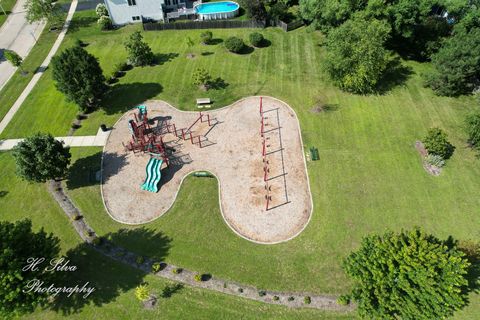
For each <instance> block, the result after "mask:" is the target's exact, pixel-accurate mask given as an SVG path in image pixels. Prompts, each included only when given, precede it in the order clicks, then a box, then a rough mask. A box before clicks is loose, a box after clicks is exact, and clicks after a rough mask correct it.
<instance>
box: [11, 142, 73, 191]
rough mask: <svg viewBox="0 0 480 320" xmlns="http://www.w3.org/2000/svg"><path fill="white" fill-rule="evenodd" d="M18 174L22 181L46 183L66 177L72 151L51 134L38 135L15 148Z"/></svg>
mask: <svg viewBox="0 0 480 320" xmlns="http://www.w3.org/2000/svg"><path fill="white" fill-rule="evenodd" d="M13 157H14V158H15V163H16V173H17V175H18V176H19V177H21V178H22V179H25V180H27V181H32V182H45V181H47V180H49V179H55V178H61V177H64V176H65V173H66V172H67V167H68V165H69V164H70V157H71V155H70V150H69V148H65V147H64V146H63V143H62V142H60V141H57V140H55V138H54V137H53V136H52V135H50V134H40V133H37V134H35V135H33V136H31V137H28V138H26V139H25V140H23V141H22V142H20V143H19V144H18V145H16V146H15V147H14V148H13Z"/></svg>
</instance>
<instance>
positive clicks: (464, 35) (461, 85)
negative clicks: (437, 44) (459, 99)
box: [425, 28, 480, 96]
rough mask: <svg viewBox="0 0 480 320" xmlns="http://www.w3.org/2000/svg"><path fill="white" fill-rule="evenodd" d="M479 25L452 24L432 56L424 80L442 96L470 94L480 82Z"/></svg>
mask: <svg viewBox="0 0 480 320" xmlns="http://www.w3.org/2000/svg"><path fill="white" fill-rule="evenodd" d="M479 52H480V28H471V29H470V31H468V30H467V29H466V28H455V32H454V34H453V36H451V37H449V38H448V39H447V40H446V41H445V42H444V45H443V46H442V47H441V48H440V50H439V51H438V52H437V53H436V54H434V55H433V56H432V64H433V66H434V70H433V71H432V72H430V73H428V74H426V75H425V84H426V85H427V86H429V87H430V88H432V89H433V91H435V93H436V94H438V95H441V96H458V95H462V94H471V93H472V92H473V90H475V89H476V88H477V87H478V86H479V85H480V54H478V53H479Z"/></svg>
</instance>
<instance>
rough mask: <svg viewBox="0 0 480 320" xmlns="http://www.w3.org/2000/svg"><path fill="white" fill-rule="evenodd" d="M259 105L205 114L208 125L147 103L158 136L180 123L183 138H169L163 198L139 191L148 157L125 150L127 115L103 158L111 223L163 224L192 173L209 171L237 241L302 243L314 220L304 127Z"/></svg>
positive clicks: (271, 104)
mask: <svg viewBox="0 0 480 320" xmlns="http://www.w3.org/2000/svg"><path fill="white" fill-rule="evenodd" d="M259 103H260V97H249V98H245V99H242V100H240V101H238V102H235V103H234V104H232V105H231V106H228V107H225V108H222V109H217V110H211V111H208V112H203V115H204V117H203V118H202V119H203V121H197V120H196V119H198V115H199V113H198V112H184V111H180V110H178V109H176V108H174V107H172V106H171V105H169V104H168V103H166V102H163V101H147V102H145V103H144V104H145V105H146V106H147V108H148V114H149V119H152V123H153V124H152V128H153V129H154V130H157V129H158V130H166V129H165V128H166V127H163V128H159V127H158V128H157V127H156V126H160V123H162V124H163V125H168V123H174V124H175V131H176V132H177V133H176V134H174V132H173V130H171V129H170V132H167V131H168V130H167V131H165V134H164V135H163V141H164V142H165V145H166V146H167V147H168V148H171V150H173V151H172V154H171V155H170V156H169V162H170V164H169V167H166V166H165V164H164V166H163V169H162V171H161V177H162V178H161V180H160V183H159V184H158V192H157V193H152V192H146V191H144V190H142V189H141V185H142V183H143V182H144V180H145V168H146V165H147V163H148V162H149V161H150V156H149V155H148V154H146V153H142V152H137V153H133V152H130V151H127V150H126V148H125V145H124V142H125V141H128V139H129V138H130V136H131V133H130V131H129V128H128V121H129V119H131V118H133V117H134V114H135V112H136V110H135V109H132V110H131V111H129V112H127V113H126V114H124V115H123V116H122V117H121V118H120V119H119V121H118V122H117V123H116V124H115V126H114V129H113V130H112V132H111V134H110V136H109V137H108V140H107V143H106V145H105V147H104V154H103V167H102V169H103V170H102V172H103V174H102V185H101V188H102V195H103V199H104V204H105V207H106V209H107V211H108V213H109V214H110V216H111V217H112V218H113V219H115V220H116V221H119V222H121V223H125V224H142V223H146V222H149V221H152V220H154V219H157V218H159V217H160V216H162V215H163V214H164V213H165V212H167V211H168V209H169V208H170V207H171V206H172V205H173V203H174V202H175V199H176V196H177V193H178V191H179V189H180V186H181V183H182V181H183V179H184V178H185V177H186V176H187V175H188V174H189V173H191V172H194V171H209V172H211V173H213V174H214V175H215V176H216V177H217V178H218V181H219V192H220V197H219V198H220V208H221V212H222V215H223V218H224V219H225V221H226V222H227V224H228V226H230V228H231V229H232V230H233V231H234V232H235V233H237V234H238V235H240V236H241V237H243V238H245V239H248V240H250V241H254V242H258V243H265V244H271V243H278V242H283V241H287V240H289V239H291V238H293V237H295V236H296V235H298V234H299V233H300V232H301V231H302V230H303V229H304V228H305V226H306V225H307V223H308V221H309V219H310V217H311V213H312V200H311V194H310V188H309V184H308V177H307V171H306V165H305V158H304V150H303V146H302V140H301V135H300V127H299V123H298V120H297V117H296V115H295V113H294V112H293V110H292V109H291V108H290V107H289V106H288V105H287V104H285V103H284V102H282V101H279V100H277V99H274V98H267V97H264V98H263V105H262V109H261V110H259ZM207 115H208V119H210V123H208V122H207V121H206V120H205V119H206V118H207ZM262 117H263V120H261V119H262ZM262 121H263V125H262V128H261V125H260V124H261V122H262ZM192 124H193V125H192ZM169 128H172V126H171V125H170V127H169ZM182 129H183V135H185V138H182V133H181V132H182ZM262 130H263V131H262ZM190 134H191V136H190ZM263 141H266V143H265V150H263ZM265 171H267V173H265ZM267 188H268V191H267ZM267 195H268V197H270V198H269V203H266V197H267Z"/></svg>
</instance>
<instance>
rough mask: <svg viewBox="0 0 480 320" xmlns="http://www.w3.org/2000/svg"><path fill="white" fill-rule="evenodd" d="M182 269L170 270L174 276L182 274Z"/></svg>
mask: <svg viewBox="0 0 480 320" xmlns="http://www.w3.org/2000/svg"><path fill="white" fill-rule="evenodd" d="M182 271H183V269H182V268H175V269H172V272H173V273H175V274H180V273H182Z"/></svg>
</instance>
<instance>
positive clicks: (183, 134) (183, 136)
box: [182, 128, 185, 140]
mask: <svg viewBox="0 0 480 320" xmlns="http://www.w3.org/2000/svg"><path fill="white" fill-rule="evenodd" d="M182 139H183V140H185V131H184V130H183V128H182Z"/></svg>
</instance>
